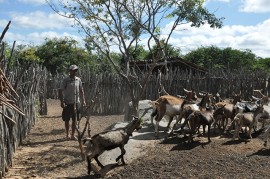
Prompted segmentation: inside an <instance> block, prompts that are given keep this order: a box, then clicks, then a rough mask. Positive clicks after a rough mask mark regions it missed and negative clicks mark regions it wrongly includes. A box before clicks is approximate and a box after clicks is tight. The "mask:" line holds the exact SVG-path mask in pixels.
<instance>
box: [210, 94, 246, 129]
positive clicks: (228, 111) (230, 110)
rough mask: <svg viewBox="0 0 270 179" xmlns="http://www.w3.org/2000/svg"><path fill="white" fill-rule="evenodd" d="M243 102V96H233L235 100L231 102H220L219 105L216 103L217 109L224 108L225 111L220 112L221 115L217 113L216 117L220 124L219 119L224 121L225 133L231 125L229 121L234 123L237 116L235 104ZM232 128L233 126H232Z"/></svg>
mask: <svg viewBox="0 0 270 179" xmlns="http://www.w3.org/2000/svg"><path fill="white" fill-rule="evenodd" d="M240 101H241V94H233V100H232V101H231V102H219V103H216V104H215V106H216V107H217V108H222V107H224V108H223V110H224V111H222V110H221V111H219V112H220V114H218V113H216V114H215V116H216V120H217V122H218V119H217V118H221V120H222V123H223V126H222V127H223V129H222V130H223V131H225V130H226V127H227V125H228V123H229V119H230V120H231V121H233V118H234V117H235V115H236V111H235V108H234V106H235V104H236V103H237V102H240ZM231 127H232V126H231ZM231 127H230V128H231Z"/></svg>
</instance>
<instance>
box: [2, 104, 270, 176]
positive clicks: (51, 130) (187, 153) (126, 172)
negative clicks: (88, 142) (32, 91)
mask: <svg viewBox="0 0 270 179" xmlns="http://www.w3.org/2000/svg"><path fill="white" fill-rule="evenodd" d="M60 114H61V107H60V104H59V101H56V100H49V101H48V115H47V116H41V117H40V118H39V119H38V120H37V122H36V124H35V126H33V128H32V129H31V132H30V134H29V135H28V136H27V138H26V139H25V140H24V142H23V145H22V146H20V147H18V148H17V150H16V153H15V155H14V160H13V166H12V167H11V168H10V169H9V172H8V173H7V174H6V176H5V177H4V178H6V179H11V178H12V179H22V178H38V179H39V178H96V176H95V175H94V173H91V175H90V176H87V169H86V162H85V161H82V160H81V158H80V151H79V148H78V142H77V141H74V140H66V138H65V130H64V123H63V121H62V120H61V116H60ZM123 120H124V116H123V115H111V116H92V117H91V118H90V122H91V130H92V131H91V134H92V135H94V134H96V133H99V132H102V131H104V130H105V129H107V128H108V127H109V126H111V125H112V124H114V123H115V122H123ZM258 134H259V133H258ZM258 134H257V133H256V134H253V139H245V140H236V141H232V134H230V133H229V134H226V135H223V136H220V135H217V134H211V139H212V142H210V143H208V142H207V137H206V136H202V137H195V138H194V142H193V143H192V144H190V143H188V142H187V139H186V138H184V137H183V136H178V137H172V138H169V139H167V140H163V139H157V140H155V142H153V144H154V145H149V147H148V148H147V150H146V149H145V150H146V152H145V154H143V155H141V156H140V157H139V158H136V159H134V160H132V161H129V162H128V163H127V165H125V166H122V165H121V166H117V167H114V168H112V169H111V172H109V173H108V174H107V175H106V176H105V177H104V178H138V179H139V178H140V179H141V178H166V179H167V178H270V170H269V168H270V150H269V148H268V147H267V148H264V147H263V141H262V140H261V139H260V136H259V135H258ZM128 152H131V151H127V153H128Z"/></svg>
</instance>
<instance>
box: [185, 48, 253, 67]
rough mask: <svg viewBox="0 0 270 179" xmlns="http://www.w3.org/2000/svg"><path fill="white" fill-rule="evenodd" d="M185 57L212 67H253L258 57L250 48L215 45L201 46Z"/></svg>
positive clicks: (203, 65)
mask: <svg viewBox="0 0 270 179" xmlns="http://www.w3.org/2000/svg"><path fill="white" fill-rule="evenodd" d="M185 59H186V60H188V61H190V62H192V63H194V64H197V65H199V66H202V67H205V68H210V69H240V68H246V69H252V68H255V65H256V63H257V57H256V55H255V54H253V53H252V52H251V51H250V50H237V49H232V48H230V47H228V48H225V49H221V48H218V47H215V46H210V47H200V48H198V49H196V50H194V51H191V52H190V53H188V54H186V55H185Z"/></svg>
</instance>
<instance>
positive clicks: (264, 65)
mask: <svg viewBox="0 0 270 179" xmlns="http://www.w3.org/2000/svg"><path fill="white" fill-rule="evenodd" d="M255 69H261V70H265V71H267V72H270V58H264V59H263V58H260V59H258V60H257V63H256V65H255Z"/></svg>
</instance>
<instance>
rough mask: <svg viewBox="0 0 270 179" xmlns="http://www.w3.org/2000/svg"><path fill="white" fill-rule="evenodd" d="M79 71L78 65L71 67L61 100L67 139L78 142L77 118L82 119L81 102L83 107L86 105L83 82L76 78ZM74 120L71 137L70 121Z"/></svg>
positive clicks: (63, 84) (62, 85) (61, 90)
mask: <svg viewBox="0 0 270 179" xmlns="http://www.w3.org/2000/svg"><path fill="white" fill-rule="evenodd" d="M77 71H78V66H77V65H71V66H70V67H69V76H67V77H66V78H64V79H63V81H62V83H61V86H60V100H61V107H62V108H63V112H62V119H63V121H64V122H65V129H66V138H67V139H70V138H71V139H73V140H76V139H77V138H76V137H75V129H76V118H77V120H79V119H80V108H81V101H80V100H82V104H83V106H85V105H86V103H85V97H84V90H83V86H82V81H81V79H80V78H79V77H77V76H76V73H77ZM70 118H71V119H72V125H71V136H70V135H69V126H70V125H69V121H70Z"/></svg>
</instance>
